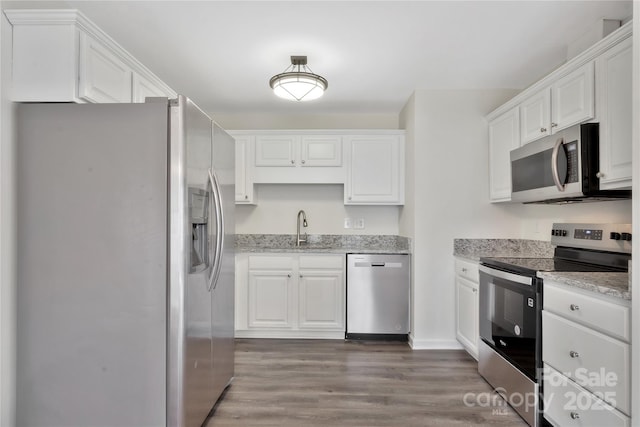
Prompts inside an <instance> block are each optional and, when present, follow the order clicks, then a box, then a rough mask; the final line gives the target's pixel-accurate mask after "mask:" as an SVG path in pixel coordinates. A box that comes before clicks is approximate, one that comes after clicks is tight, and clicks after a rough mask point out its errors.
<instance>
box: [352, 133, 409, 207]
mask: <svg viewBox="0 0 640 427" xmlns="http://www.w3.org/2000/svg"><path fill="white" fill-rule="evenodd" d="M346 147H347V149H346V153H347V156H346V157H347V176H346V180H345V200H344V203H345V204H347V205H348V204H371V205H375V204H380V205H385V204H386V205H402V204H404V138H403V137H401V136H397V135H390V136H354V137H349V138H348V141H347V143H346Z"/></svg>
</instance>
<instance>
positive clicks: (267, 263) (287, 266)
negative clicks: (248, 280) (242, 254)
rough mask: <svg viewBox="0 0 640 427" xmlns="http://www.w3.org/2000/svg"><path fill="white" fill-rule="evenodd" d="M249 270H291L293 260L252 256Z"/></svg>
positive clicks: (286, 257)
mask: <svg viewBox="0 0 640 427" xmlns="http://www.w3.org/2000/svg"><path fill="white" fill-rule="evenodd" d="M249 269H250V270H251V269H261V270H291V269H293V258H292V257H289V256H250V257H249Z"/></svg>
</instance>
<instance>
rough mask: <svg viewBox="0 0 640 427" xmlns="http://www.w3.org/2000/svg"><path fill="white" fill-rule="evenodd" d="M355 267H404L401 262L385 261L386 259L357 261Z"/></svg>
mask: <svg viewBox="0 0 640 427" xmlns="http://www.w3.org/2000/svg"><path fill="white" fill-rule="evenodd" d="M353 266H354V267H367V268H370V267H383V268H402V263H401V262H384V261H372V262H363V261H357V262H355V263H354V264H353Z"/></svg>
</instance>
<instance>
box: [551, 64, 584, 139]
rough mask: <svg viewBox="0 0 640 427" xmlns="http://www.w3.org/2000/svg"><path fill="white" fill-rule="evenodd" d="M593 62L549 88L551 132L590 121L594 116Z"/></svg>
mask: <svg viewBox="0 0 640 427" xmlns="http://www.w3.org/2000/svg"><path fill="white" fill-rule="evenodd" d="M593 92H594V77H593V62H588V63H587V64H585V65H583V66H582V67H580V68H578V69H577V70H575V71H573V72H571V73H569V74H568V75H566V76H564V77H563V78H561V79H560V80H558V81H557V82H556V83H554V84H553V86H552V87H551V100H552V102H553V104H552V106H551V115H552V120H551V131H552V132H556V131H559V130H562V129H564V128H567V127H569V126H572V125H575V124H578V123H581V122H584V121H586V120H591V119H592V118H593V116H594V97H593Z"/></svg>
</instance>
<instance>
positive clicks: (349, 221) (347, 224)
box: [344, 218, 352, 228]
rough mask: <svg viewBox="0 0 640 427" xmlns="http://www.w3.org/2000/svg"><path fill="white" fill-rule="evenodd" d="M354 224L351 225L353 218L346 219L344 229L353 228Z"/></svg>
mask: <svg viewBox="0 0 640 427" xmlns="http://www.w3.org/2000/svg"><path fill="white" fill-rule="evenodd" d="M351 227H352V224H351V218H345V219H344V228H351Z"/></svg>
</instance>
